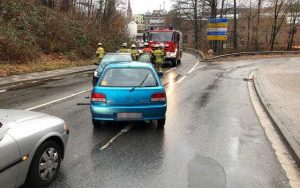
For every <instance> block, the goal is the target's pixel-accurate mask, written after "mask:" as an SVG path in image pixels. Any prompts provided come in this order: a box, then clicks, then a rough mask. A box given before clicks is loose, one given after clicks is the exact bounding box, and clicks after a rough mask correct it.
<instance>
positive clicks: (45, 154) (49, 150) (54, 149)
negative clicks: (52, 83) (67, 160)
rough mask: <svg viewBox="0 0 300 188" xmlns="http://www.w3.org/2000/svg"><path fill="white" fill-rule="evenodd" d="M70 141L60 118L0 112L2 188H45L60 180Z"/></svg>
mask: <svg viewBox="0 0 300 188" xmlns="http://www.w3.org/2000/svg"><path fill="white" fill-rule="evenodd" d="M68 138H69V130H68V128H67V126H66V124H65V122H64V121H63V120H62V119H60V118H57V117H54V116H50V115H46V114H42V113H37V112H31V111H19V110H4V109H0V182H1V185H0V187H3V188H4V187H19V186H21V185H23V184H24V183H25V182H26V184H27V185H29V187H46V186H48V185H49V184H50V183H51V182H52V181H53V180H54V179H55V177H56V176H57V173H58V171H59V168H60V164H61V161H62V159H63V157H64V151H65V148H66V144H67V141H68Z"/></svg>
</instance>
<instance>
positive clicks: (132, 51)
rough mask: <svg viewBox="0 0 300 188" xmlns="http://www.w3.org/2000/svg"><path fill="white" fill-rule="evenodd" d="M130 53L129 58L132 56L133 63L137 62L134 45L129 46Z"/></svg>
mask: <svg viewBox="0 0 300 188" xmlns="http://www.w3.org/2000/svg"><path fill="white" fill-rule="evenodd" d="M130 53H131V56H132V59H133V61H137V60H138V57H139V51H138V50H137V48H136V45H135V44H132V45H131V50H130Z"/></svg>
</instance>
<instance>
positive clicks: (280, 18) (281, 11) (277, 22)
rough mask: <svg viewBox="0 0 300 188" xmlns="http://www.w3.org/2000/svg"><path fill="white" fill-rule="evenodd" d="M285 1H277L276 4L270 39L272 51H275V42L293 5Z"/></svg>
mask: <svg viewBox="0 0 300 188" xmlns="http://www.w3.org/2000/svg"><path fill="white" fill-rule="evenodd" d="M285 2H286V1H285V0H275V2H274V17H273V23H272V31H271V37H270V46H271V47H270V50H274V45H275V40H276V37H277V35H278V32H279V31H280V29H281V26H282V24H283V22H284V21H285V17H286V14H287V13H288V11H289V9H290V7H291V5H292V3H291V2H287V3H285Z"/></svg>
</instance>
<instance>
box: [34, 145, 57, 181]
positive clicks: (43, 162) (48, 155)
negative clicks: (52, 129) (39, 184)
mask: <svg viewBox="0 0 300 188" xmlns="http://www.w3.org/2000/svg"><path fill="white" fill-rule="evenodd" d="M58 162H59V159H58V153H57V151H56V149H54V148H48V149H46V150H45V152H44V153H43V155H42V157H41V158H40V161H39V164H40V165H39V174H40V177H41V179H42V180H45V181H47V180H49V179H51V178H52V177H53V176H54V175H55V173H56V171H57V167H58Z"/></svg>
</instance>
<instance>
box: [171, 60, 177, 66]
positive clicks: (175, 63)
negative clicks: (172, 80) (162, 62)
mask: <svg viewBox="0 0 300 188" xmlns="http://www.w3.org/2000/svg"><path fill="white" fill-rule="evenodd" d="M171 63H172V67H176V66H177V60H176V59H172V60H171Z"/></svg>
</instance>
